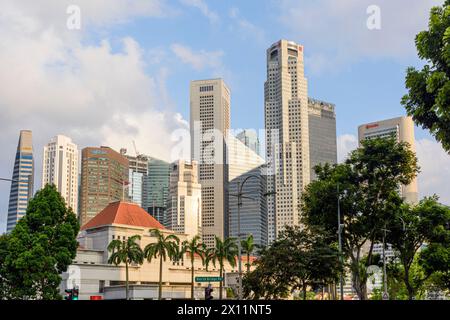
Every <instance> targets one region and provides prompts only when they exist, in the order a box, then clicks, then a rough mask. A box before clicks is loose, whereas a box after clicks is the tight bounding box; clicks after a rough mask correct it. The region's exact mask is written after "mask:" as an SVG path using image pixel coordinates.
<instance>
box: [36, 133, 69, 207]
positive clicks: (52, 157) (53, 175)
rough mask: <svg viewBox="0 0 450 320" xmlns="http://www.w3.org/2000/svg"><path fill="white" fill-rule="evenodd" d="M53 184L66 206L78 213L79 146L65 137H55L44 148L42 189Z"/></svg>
mask: <svg viewBox="0 0 450 320" xmlns="http://www.w3.org/2000/svg"><path fill="white" fill-rule="evenodd" d="M46 184H53V185H55V186H56V189H57V190H58V192H59V193H60V194H61V196H62V197H63V198H64V200H65V202H66V205H67V206H68V207H70V208H72V210H73V212H74V213H75V214H77V213H78V146H77V145H76V144H75V143H73V142H72V140H71V139H70V138H68V137H66V136H63V135H57V136H55V137H53V138H52V139H51V140H50V142H49V143H48V144H47V145H46V146H44V154H43V158H42V187H45V185H46Z"/></svg>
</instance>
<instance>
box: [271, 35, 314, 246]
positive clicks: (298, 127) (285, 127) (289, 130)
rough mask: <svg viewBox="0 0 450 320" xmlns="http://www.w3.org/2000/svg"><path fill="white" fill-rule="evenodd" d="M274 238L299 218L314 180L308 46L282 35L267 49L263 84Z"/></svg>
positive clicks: (272, 237)
mask: <svg viewBox="0 0 450 320" xmlns="http://www.w3.org/2000/svg"><path fill="white" fill-rule="evenodd" d="M264 96H265V126H266V157H267V158H266V160H267V164H268V170H269V174H271V176H269V177H268V179H267V181H268V182H267V183H268V188H267V189H268V191H276V195H275V196H274V197H269V198H268V199H267V204H268V225H269V228H268V229H269V243H271V242H272V241H273V240H274V239H275V238H276V237H277V236H278V234H279V233H280V232H281V231H283V230H284V228H285V226H287V225H289V226H294V225H298V224H299V223H300V198H301V193H302V191H303V189H304V188H305V186H306V185H307V184H308V183H309V181H310V168H309V167H310V166H309V128H308V93H307V80H306V78H305V75H304V61H303V46H301V45H298V44H296V43H294V42H292V41H286V40H280V41H278V42H277V43H274V44H273V45H272V46H271V47H270V48H269V49H268V50H267V81H266V83H265V85H264Z"/></svg>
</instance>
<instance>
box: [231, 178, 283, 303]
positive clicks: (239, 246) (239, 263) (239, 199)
mask: <svg viewBox="0 0 450 320" xmlns="http://www.w3.org/2000/svg"><path fill="white" fill-rule="evenodd" d="M250 178H257V179H259V178H260V177H259V176H257V175H253V174H252V175H249V176H247V177H246V178H245V179H244V181H243V182H242V183H240V181H238V182H237V190H238V193H237V194H232V196H235V197H237V202H238V210H237V211H238V212H237V213H238V216H237V220H238V223H237V225H238V232H237V233H238V273H239V276H238V279H239V280H238V299H239V300H242V261H241V260H242V258H241V206H242V198H247V199H252V200H255V199H254V198H251V197H246V196H244V193H243V192H242V189H243V187H244V184H245V183H246V182H247V181H248V180H249V179H250ZM272 194H275V192H273V191H272V192H266V193H264V197H267V196H269V195H272Z"/></svg>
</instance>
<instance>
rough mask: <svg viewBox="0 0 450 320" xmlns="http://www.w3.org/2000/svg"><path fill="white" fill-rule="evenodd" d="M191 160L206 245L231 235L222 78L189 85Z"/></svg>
mask: <svg viewBox="0 0 450 320" xmlns="http://www.w3.org/2000/svg"><path fill="white" fill-rule="evenodd" d="M190 109H191V110H190V112H191V115H190V127H191V153H192V160H195V161H198V163H199V181H200V184H201V185H202V219H203V221H202V231H203V236H202V238H203V242H204V243H205V244H206V245H207V246H208V247H212V246H214V241H215V240H214V239H215V238H214V237H215V236H217V237H219V238H221V239H223V238H224V237H225V235H226V234H227V233H228V230H227V221H228V217H227V213H228V207H227V204H228V191H227V189H228V167H227V164H226V148H225V139H226V136H227V135H228V131H229V129H230V90H229V89H228V87H227V86H226V84H225V82H224V81H223V80H222V79H212V80H199V81H192V82H191V86H190Z"/></svg>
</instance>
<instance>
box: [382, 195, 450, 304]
mask: <svg viewBox="0 0 450 320" xmlns="http://www.w3.org/2000/svg"><path fill="white" fill-rule="evenodd" d="M449 211H450V210H449V209H448V208H446V207H444V206H442V205H440V204H439V203H438V202H437V197H428V198H425V199H423V200H422V201H420V203H419V204H417V205H409V204H406V203H405V204H402V205H400V206H399V208H398V210H395V212H396V214H395V215H393V216H392V217H391V221H389V223H388V225H389V231H390V232H388V233H387V242H388V243H390V244H392V246H393V248H394V249H395V251H396V252H397V253H398V258H399V260H400V262H401V264H402V266H403V270H402V274H403V281H404V283H405V287H406V290H407V293H408V298H409V299H410V300H412V299H414V297H415V296H416V294H417V292H418V291H419V290H420V289H421V287H422V286H423V284H424V283H425V281H426V280H427V279H428V278H429V277H430V276H431V274H432V273H433V272H432V270H430V269H427V270H429V271H430V272H428V273H427V274H424V272H419V271H418V270H416V272H415V274H414V275H413V276H412V275H410V269H411V266H412V264H413V262H414V261H415V260H416V256H417V252H418V250H419V249H420V248H421V247H422V246H423V245H424V244H425V243H426V242H428V241H432V239H433V238H434V240H435V241H436V242H435V244H436V245H441V246H442V245H444V246H443V247H445V245H448V242H447V244H445V242H444V243H442V242H440V241H439V242H438V241H437V240H438V239H439V238H442V237H441V236H442V235H444V238H445V232H443V231H444V230H445V228H446V225H447V224H448V223H449V221H450V220H449V216H450V213H449ZM447 236H448V234H447ZM432 247H434V246H432ZM447 250H448V249H447ZM427 252H429V251H427V250H425V254H423V255H422V256H426V255H427ZM447 262H448V260H447ZM444 263H445V261H444ZM445 268H446V269H447V270H448V264H447V265H446V266H445ZM416 269H420V267H419V266H417V267H416ZM421 271H423V270H421ZM421 275H423V276H422V277H421ZM413 278H414V279H413Z"/></svg>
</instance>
